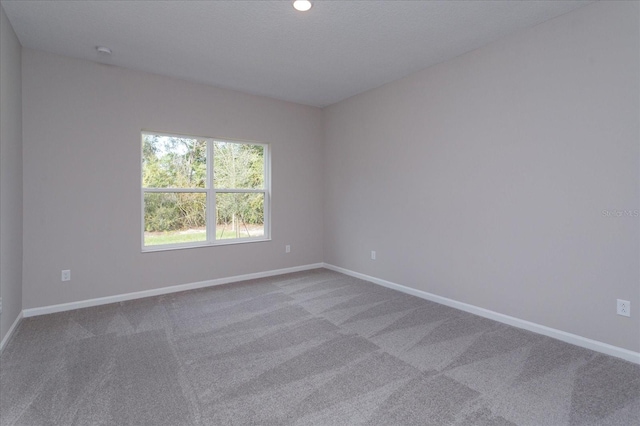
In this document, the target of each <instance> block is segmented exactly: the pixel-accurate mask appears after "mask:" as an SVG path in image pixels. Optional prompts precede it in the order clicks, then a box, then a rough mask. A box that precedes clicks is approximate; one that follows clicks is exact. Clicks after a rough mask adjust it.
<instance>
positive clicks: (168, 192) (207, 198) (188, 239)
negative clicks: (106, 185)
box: [142, 132, 270, 251]
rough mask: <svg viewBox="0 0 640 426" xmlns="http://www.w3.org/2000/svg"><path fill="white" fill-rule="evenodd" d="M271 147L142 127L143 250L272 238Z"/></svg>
mask: <svg viewBox="0 0 640 426" xmlns="http://www.w3.org/2000/svg"><path fill="white" fill-rule="evenodd" d="M268 148H269V146H268V145H266V144H257V143H246V142H231V141H223V140H218V139H213V138H200V137H190V136H176V135H168V134H161V133H150V132H142V249H143V251H152V250H165V249H172V248H183V247H198V246H207V245H216V244H229V243H238V242H248V241H264V240H268V239H269V198H270V197H269V195H270V194H269V186H270V185H269V149H268Z"/></svg>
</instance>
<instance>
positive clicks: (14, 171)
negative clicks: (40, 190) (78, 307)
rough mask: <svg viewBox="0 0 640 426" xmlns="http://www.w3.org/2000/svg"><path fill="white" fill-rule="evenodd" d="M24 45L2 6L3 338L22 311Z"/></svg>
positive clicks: (0, 335) (0, 328)
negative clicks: (22, 57)
mask: <svg viewBox="0 0 640 426" xmlns="http://www.w3.org/2000/svg"><path fill="white" fill-rule="evenodd" d="M20 55H21V47H20V43H19V42H18V39H17V37H16V35H15V33H14V32H13V28H11V24H10V23H9V21H8V20H7V17H6V16H5V14H4V9H2V6H0V297H2V315H0V341H1V340H2V339H3V338H4V336H5V335H6V333H7V331H9V327H11V324H13V322H14V321H15V319H16V318H17V316H18V315H19V314H20V311H21V310H22V96H21V93H20V88H21V83H20V80H21V70H20V69H21V60H20Z"/></svg>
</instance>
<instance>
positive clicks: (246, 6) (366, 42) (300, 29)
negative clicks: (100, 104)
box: [1, 0, 590, 107]
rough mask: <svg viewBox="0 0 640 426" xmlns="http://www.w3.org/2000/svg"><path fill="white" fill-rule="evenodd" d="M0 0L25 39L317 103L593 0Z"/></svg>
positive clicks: (119, 62)
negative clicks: (306, 1)
mask: <svg viewBox="0 0 640 426" xmlns="http://www.w3.org/2000/svg"><path fill="white" fill-rule="evenodd" d="M1 3H2V6H3V7H4V9H5V12H6V14H7V17H8V18H9V21H10V22H11V24H12V25H13V27H14V29H15V31H16V34H17V35H18V38H19V40H20V42H21V43H22V45H23V46H24V47H27V48H33V49H40V50H45V51H49V52H54V53H58V54H61V55H66V56H71V57H76V58H84V59H89V60H94V61H102V62H105V61H104V60H101V59H100V58H99V57H98V54H97V52H96V50H95V48H96V46H107V47H109V48H110V49H112V51H113V54H112V56H111V57H110V58H109V59H108V60H107V62H109V63H111V64H114V65H119V66H122V67H127V68H133V69H138V70H143V71H149V72H153V73H157V74H163V75H168V76H172V77H178V78H182V79H186V80H191V81H197V82H202V83H206V84H210V85H214V86H218V87H225V88H230V89H236V90H241V91H243V92H248V93H253V94H259V95H265V96H269V97H272V98H277V99H283V100H288V101H293V102H297V103H301V104H306V105H313V106H318V107H324V106H327V105H331V104H333V103H336V102H338V101H340V100H342V99H346V98H348V97H350V96H353V95H355V94H358V93H361V92H364V91H366V90H369V89H372V88H375V87H379V86H381V85H383V84H384V83H387V82H389V81H393V80H396V79H398V78H401V77H404V76H406V75H409V74H411V73H413V72H416V71H418V70H421V69H424V68H426V67H429V66H431V65H434V64H437V63H439V62H443V61H446V60H447V59H450V58H453V57H455V56H458V55H460V54H462V53H465V52H468V51H471V50H473V49H476V48H478V47H480V46H483V45H485V44H487V43H489V42H491V41H493V40H496V39H499V38H501V37H504V36H505V35H507V34H510V33H513V32H516V31H518V30H521V29H523V28H526V27H530V26H533V25H536V24H538V23H540V22H543V21H546V20H548V19H550V18H553V17H555V16H558V15H561V14H563V13H566V12H568V11H570V10H572V9H575V8H577V7H580V6H583V5H586V4H588V3H590V2H589V1H514V0H511V1H504V0H501V1H488V0H480V1H327V0H325V1H314V6H313V8H312V9H311V10H310V11H309V12H306V13H301V12H297V11H296V10H294V9H293V8H292V7H291V1H288V0H287V1H256V0H254V1H237V0H236V1H104V0H102V1H97V0H89V1H58V0H49V1H42V0H38V1H27V0H1Z"/></svg>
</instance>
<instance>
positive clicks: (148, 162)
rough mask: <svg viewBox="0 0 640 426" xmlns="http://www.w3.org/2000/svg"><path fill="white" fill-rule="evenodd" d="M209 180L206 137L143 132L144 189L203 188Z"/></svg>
mask: <svg viewBox="0 0 640 426" xmlns="http://www.w3.org/2000/svg"><path fill="white" fill-rule="evenodd" d="M206 181H207V141H206V139H194V138H185V137H174V136H163V135H153V134H144V133H143V134H142V186H143V187H144V188H204V187H205V185H206Z"/></svg>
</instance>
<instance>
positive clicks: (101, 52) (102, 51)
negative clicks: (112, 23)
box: [96, 46, 111, 56]
mask: <svg viewBox="0 0 640 426" xmlns="http://www.w3.org/2000/svg"><path fill="white" fill-rule="evenodd" d="M96 50H97V51H98V54H99V55H106V56H109V55H111V49H109V48H108V47H104V46H98V47H96Z"/></svg>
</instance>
